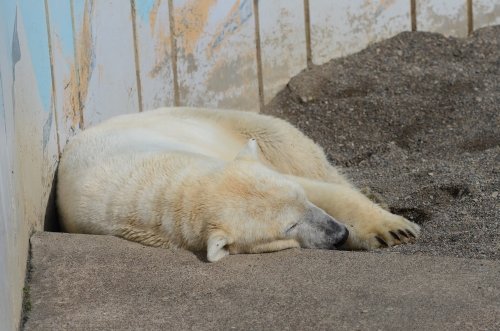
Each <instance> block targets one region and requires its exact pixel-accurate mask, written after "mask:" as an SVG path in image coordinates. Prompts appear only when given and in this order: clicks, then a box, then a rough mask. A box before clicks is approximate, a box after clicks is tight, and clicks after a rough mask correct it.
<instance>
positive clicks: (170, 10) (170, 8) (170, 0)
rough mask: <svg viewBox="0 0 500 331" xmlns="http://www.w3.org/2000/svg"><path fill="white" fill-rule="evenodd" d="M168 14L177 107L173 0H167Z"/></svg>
mask: <svg viewBox="0 0 500 331" xmlns="http://www.w3.org/2000/svg"><path fill="white" fill-rule="evenodd" d="M168 16H169V22H170V48H171V49H172V51H171V54H172V73H173V81H174V106H176V107H178V106H179V105H180V97H179V80H178V77H177V40H176V33H175V21H174V3H173V0H168Z"/></svg>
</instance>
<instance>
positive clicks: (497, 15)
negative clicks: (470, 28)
mask: <svg viewBox="0 0 500 331" xmlns="http://www.w3.org/2000/svg"><path fill="white" fill-rule="evenodd" d="M473 10H474V29H479V28H482V27H484V26H488V25H495V24H500V2H499V1H498V0H474V2H473Z"/></svg>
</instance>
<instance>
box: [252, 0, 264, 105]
mask: <svg viewBox="0 0 500 331" xmlns="http://www.w3.org/2000/svg"><path fill="white" fill-rule="evenodd" d="M253 13H254V18H255V53H256V59H257V80H258V84H259V111H262V110H263V109H264V79H263V77H262V54H261V45H260V20H259V0H253Z"/></svg>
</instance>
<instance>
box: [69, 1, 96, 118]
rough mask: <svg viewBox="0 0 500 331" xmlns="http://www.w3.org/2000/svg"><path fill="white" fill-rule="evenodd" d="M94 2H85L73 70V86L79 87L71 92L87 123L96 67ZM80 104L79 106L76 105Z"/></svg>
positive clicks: (77, 36) (73, 105)
mask: <svg viewBox="0 0 500 331" xmlns="http://www.w3.org/2000/svg"><path fill="white" fill-rule="evenodd" d="M93 9H94V6H93V1H92V0H91V1H89V0H85V3H84V7H83V17H82V20H81V24H80V26H79V28H77V31H75V34H76V60H77V62H76V63H75V67H74V68H72V70H71V72H72V73H73V75H72V77H71V78H72V80H71V82H72V86H73V87H74V86H77V88H74V89H73V90H72V91H71V97H70V98H69V101H70V103H71V106H72V107H76V106H78V108H80V107H82V108H81V109H80V112H81V113H82V114H83V115H82V116H83V119H84V123H85V110H84V109H85V104H84V100H86V99H87V93H88V89H89V83H90V79H91V78H92V73H93V71H94V67H95V54H94V44H93V37H92V30H91V26H92V23H91V18H92V16H93V15H92V13H93ZM77 102H78V104H76V103H77Z"/></svg>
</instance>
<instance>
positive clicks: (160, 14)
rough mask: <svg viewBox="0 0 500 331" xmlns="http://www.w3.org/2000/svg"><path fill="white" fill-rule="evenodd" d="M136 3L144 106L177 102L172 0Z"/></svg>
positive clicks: (149, 107) (154, 106)
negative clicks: (173, 54) (174, 77)
mask: <svg viewBox="0 0 500 331" xmlns="http://www.w3.org/2000/svg"><path fill="white" fill-rule="evenodd" d="M135 3H136V26H137V47H138V54H139V64H140V65H139V70H140V80H141V86H142V103H143V105H142V108H143V109H144V110H148V109H155V108H158V107H165V106H173V105H174V82H173V68H172V49H171V46H170V45H171V38H172V36H171V35H170V19H169V12H168V0H147V1H142V0H140V1H139V0H138V1H136V2H135Z"/></svg>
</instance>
